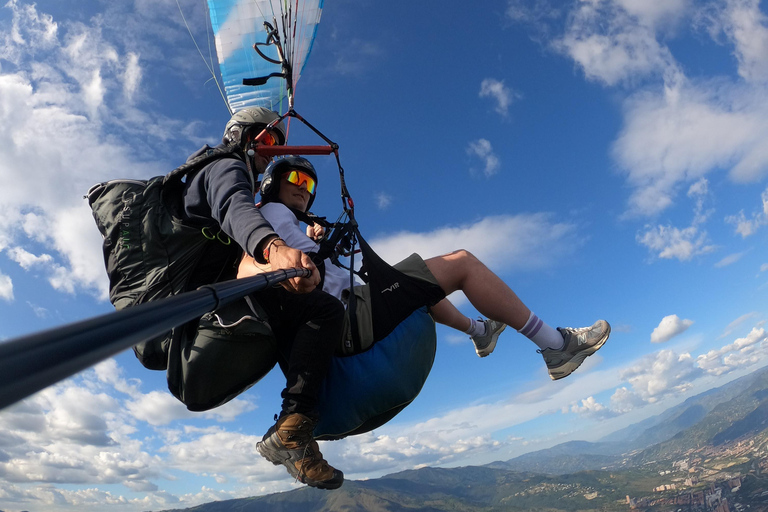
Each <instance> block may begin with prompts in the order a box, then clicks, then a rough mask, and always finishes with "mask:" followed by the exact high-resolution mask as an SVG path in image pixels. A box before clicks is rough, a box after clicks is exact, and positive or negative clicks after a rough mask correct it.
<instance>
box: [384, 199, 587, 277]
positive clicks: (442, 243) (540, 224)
mask: <svg viewBox="0 0 768 512" xmlns="http://www.w3.org/2000/svg"><path fill="white" fill-rule="evenodd" d="M520 240H525V241H526V243H525V244H521V243H519V241H520ZM582 243H583V241H582ZM371 245H372V246H373V248H374V249H375V250H376V252H377V253H378V254H379V255H380V256H381V257H382V258H384V259H385V260H386V261H388V262H390V263H396V262H398V261H400V260H402V259H404V258H406V257H407V256H408V255H410V254H411V253H414V252H416V253H418V254H420V255H421V256H422V257H423V258H425V259H426V258H429V257H432V256H438V255H441V254H447V253H450V252H453V251H455V250H458V249H466V250H468V251H470V252H472V253H473V254H474V255H475V256H477V257H478V258H479V259H480V260H481V261H482V262H484V263H485V264H486V265H488V266H489V267H491V268H492V269H495V270H496V271H497V272H502V271H513V270H522V269H536V268H545V267H548V266H550V265H553V264H555V263H556V262H557V261H559V260H560V259H561V258H563V257H565V256H567V255H568V254H569V251H571V250H575V249H576V248H577V247H578V246H579V239H578V233H577V229H576V225H574V224H571V223H566V222H557V221H555V220H554V219H553V218H552V216H551V215H548V214H543V213H539V214H521V215H515V216H511V215H500V216H494V217H486V218H484V219H482V220H480V221H477V222H475V223H473V224H465V225H460V226H450V227H443V228H439V229H437V230H435V231H431V232H427V233H413V232H408V231H402V232H399V233H393V234H390V235H380V236H377V237H376V238H375V239H373V240H372V241H371Z"/></svg>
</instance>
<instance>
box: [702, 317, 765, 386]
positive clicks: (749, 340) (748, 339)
mask: <svg viewBox="0 0 768 512" xmlns="http://www.w3.org/2000/svg"><path fill="white" fill-rule="evenodd" d="M766 360H768V333H766V331H765V329H764V328H758V327H754V328H752V330H751V331H750V332H749V334H747V336H745V337H744V338H737V339H736V340H734V342H733V343H731V344H729V345H726V346H724V347H722V348H720V349H718V350H710V351H709V352H707V353H706V354H703V355H700V356H699V357H698V358H696V363H697V365H698V366H699V367H700V368H702V369H704V370H705V371H706V372H707V373H709V374H712V375H722V374H725V373H729V372H732V371H735V370H741V369H745V368H749V367H755V366H757V365H759V364H764V363H765V362H766Z"/></svg>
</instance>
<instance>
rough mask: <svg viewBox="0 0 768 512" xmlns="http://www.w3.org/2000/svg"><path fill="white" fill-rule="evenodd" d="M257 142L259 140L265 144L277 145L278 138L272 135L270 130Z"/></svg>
mask: <svg viewBox="0 0 768 512" xmlns="http://www.w3.org/2000/svg"><path fill="white" fill-rule="evenodd" d="M254 140H256V139H254ZM257 142H259V143H260V144H261V145H263V146H277V139H276V138H275V136H274V135H272V134H271V133H269V132H266V133H265V134H264V135H262V136H261V138H260V139H258V141H257Z"/></svg>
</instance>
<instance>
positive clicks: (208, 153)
mask: <svg viewBox="0 0 768 512" xmlns="http://www.w3.org/2000/svg"><path fill="white" fill-rule="evenodd" d="M221 158H236V159H238V160H242V161H245V157H244V155H243V151H242V150H241V149H240V148H239V147H238V146H225V147H223V148H222V147H215V148H211V147H209V148H208V149H207V150H205V151H204V152H203V153H201V154H199V155H197V156H196V157H195V158H193V159H192V160H189V161H187V162H186V163H184V164H182V165H180V166H179V167H177V168H175V169H174V170H172V171H171V172H169V173H168V174H166V175H165V177H164V178H163V185H166V184H167V183H169V182H171V181H180V180H181V179H182V178H183V177H184V176H186V175H187V174H189V173H191V172H194V171H196V170H198V169H201V168H202V167H204V166H206V165H208V164H209V163H211V162H213V161H214V160H219V159H221ZM253 185H254V183H253V176H251V188H253Z"/></svg>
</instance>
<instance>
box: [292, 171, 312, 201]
mask: <svg viewBox="0 0 768 512" xmlns="http://www.w3.org/2000/svg"><path fill="white" fill-rule="evenodd" d="M285 179H286V180H288V183H292V184H294V185H296V186H297V187H300V186H301V185H302V183H306V184H307V192H309V193H310V194H312V195H315V187H317V183H316V182H315V178H313V177H312V176H310V175H309V174H307V173H305V172H303V171H291V172H289V173H286V174H285Z"/></svg>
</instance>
